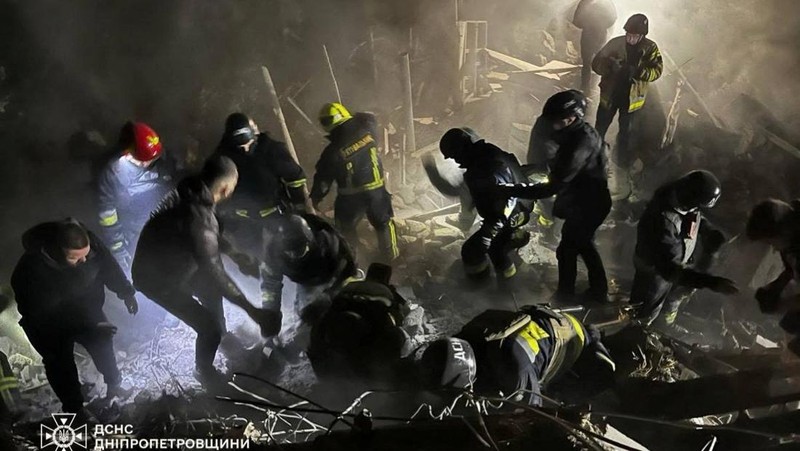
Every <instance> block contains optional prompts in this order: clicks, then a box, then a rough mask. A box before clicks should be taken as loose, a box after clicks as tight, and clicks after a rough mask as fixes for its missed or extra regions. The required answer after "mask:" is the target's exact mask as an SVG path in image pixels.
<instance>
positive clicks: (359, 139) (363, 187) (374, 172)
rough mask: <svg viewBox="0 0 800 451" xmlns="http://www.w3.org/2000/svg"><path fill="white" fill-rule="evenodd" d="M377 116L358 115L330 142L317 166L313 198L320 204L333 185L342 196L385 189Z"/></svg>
mask: <svg viewBox="0 0 800 451" xmlns="http://www.w3.org/2000/svg"><path fill="white" fill-rule="evenodd" d="M375 128H376V120H375V116H373V115H372V114H369V113H356V114H355V115H354V116H353V118H352V119H350V120H348V121H346V122H345V123H343V124H341V125H339V126H338V127H336V128H335V129H333V131H331V133H330V135H328V139H329V140H330V144H328V146H327V147H325V150H323V151H322V155H321V156H320V158H319V161H318V162H317V166H316V171H317V172H316V174H315V175H314V186H313V187H312V188H311V199H312V200H313V201H314V202H317V203H318V202H319V201H321V200H322V199H323V198H324V197H325V196H326V195H327V194H328V192H330V190H331V187H332V186H333V182H336V184H337V192H338V194H340V195H348V194H357V193H361V192H365V191H372V190H375V189H380V188H383V186H384V174H383V163H381V158H380V155H379V153H378V147H379V144H378V137H377V133H376V131H375Z"/></svg>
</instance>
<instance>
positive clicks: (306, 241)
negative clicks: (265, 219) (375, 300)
mask: <svg viewBox="0 0 800 451" xmlns="http://www.w3.org/2000/svg"><path fill="white" fill-rule="evenodd" d="M265 241H266V244H265V247H266V256H265V258H264V261H265V262H266V270H265V272H264V273H263V276H264V282H263V283H264V286H265V287H266V289H267V292H268V293H269V295H270V298H271V299H273V300H274V302H275V305H276V306H277V307H278V308H280V305H281V292H282V290H283V278H284V276H285V277H288V278H289V279H290V280H291V281H292V282H295V283H296V284H297V288H298V292H297V294H296V298H295V303H294V310H295V313H296V314H297V316H298V317H299V318H300V320H301V321H302V325H301V326H300V327H299V329H298V330H297V334H298V336H297V337H295V338H294V340H293V345H294V346H292V348H298V347H301V348H303V349H304V348H305V347H306V345H307V344H306V343H305V342H306V341H307V337H306V335H307V326H309V325H312V324H314V323H315V322H316V321H317V320H319V317H320V316H321V315H322V314H324V313H325V310H327V308H328V307H329V306H330V302H331V297H332V296H333V295H334V294H335V293H336V292H338V291H339V290H340V289H341V288H342V286H343V285H344V284H345V282H346V281H347V280H348V279H349V278H351V277H354V276H355V275H356V263H355V259H354V257H353V252H352V250H351V249H350V246H349V245H348V244H347V242H346V241H345V239H344V237H343V236H342V235H341V234H340V233H339V232H338V231H337V230H336V229H334V228H333V227H332V226H331V225H330V224H328V223H327V222H325V220H324V219H322V218H320V217H319V216H315V215H310V214H305V215H298V214H286V215H281V216H279V217H278V218H277V219H276V224H275V227H274V228H273V229H272V233H269V234H267V236H266V239H265ZM298 351H299V349H298ZM290 352H291V351H290Z"/></svg>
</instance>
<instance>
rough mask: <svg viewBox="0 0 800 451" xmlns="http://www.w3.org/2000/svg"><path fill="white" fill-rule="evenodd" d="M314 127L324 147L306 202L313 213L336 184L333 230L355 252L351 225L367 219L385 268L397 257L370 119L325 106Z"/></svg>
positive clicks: (389, 203) (391, 213) (389, 205)
mask: <svg viewBox="0 0 800 451" xmlns="http://www.w3.org/2000/svg"><path fill="white" fill-rule="evenodd" d="M319 121H320V124H322V127H323V128H324V129H325V131H326V132H328V140H329V141H330V144H328V146H327V147H326V148H325V150H323V151H322V155H321V156H320V159H319V161H318V162H317V166H316V174H315V175H314V186H313V187H312V188H311V201H312V202H313V203H314V206H315V207H316V206H317V205H318V204H319V203H320V201H322V199H323V198H324V197H325V196H326V195H327V194H328V192H329V191H330V190H331V187H332V186H333V183H334V182H336V185H337V192H338V197H337V198H336V203H335V206H334V210H335V217H336V226H337V227H338V228H339V230H340V231H341V232H342V234H343V235H344V236H345V238H347V240H348V241H349V242H350V243H351V244H352V245H353V247H354V248H355V247H356V245H357V243H358V237H357V235H356V225H357V224H358V221H359V220H360V219H361V218H362V217H363V216H364V214H366V215H367V219H368V220H369V222H370V224H372V227H374V228H375V231H376V232H377V234H378V246H379V247H380V251H381V253H382V254H383V258H384V259H385V260H386V261H387V262H388V261H391V260H393V259H395V258H396V257H397V256H398V255H399V252H398V249H397V234H396V232H395V226H394V220H393V217H394V211H393V209H392V199H391V196H390V195H389V192H388V191H386V186H385V179H384V172H383V164H382V163H381V158H380V155H379V153H378V146H379V144H378V139H377V138H376V136H377V133H376V131H375V127H376V120H375V116H373V115H372V114H369V113H356V114H355V115H352V114H350V112H349V111H347V109H346V108H345V107H344V105H342V104H341V103H327V104H325V105H324V106H323V107H322V109H321V110H320V114H319Z"/></svg>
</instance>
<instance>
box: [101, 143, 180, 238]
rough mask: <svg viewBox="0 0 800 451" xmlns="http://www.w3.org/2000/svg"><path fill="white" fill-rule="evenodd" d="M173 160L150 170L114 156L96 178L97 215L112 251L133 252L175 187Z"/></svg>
mask: <svg viewBox="0 0 800 451" xmlns="http://www.w3.org/2000/svg"><path fill="white" fill-rule="evenodd" d="M175 176H176V170H175V166H174V164H172V162H171V160H168V159H166V158H163V157H162V158H160V159H159V160H157V161H155V162H154V163H153V164H151V165H150V166H148V167H147V168H143V167H140V166H137V165H135V164H133V163H132V162H131V161H130V160H128V159H127V158H125V157H124V156H122V157H120V156H114V157H113V158H112V159H111V160H109V161H108V163H107V164H106V165H105V167H104V168H103V169H102V170H101V172H100V174H99V176H98V179H97V206H98V208H97V214H98V222H99V224H100V227H101V228H102V231H103V238H104V240H105V243H106V245H107V246H108V247H109V249H110V250H111V251H112V252H121V251H123V250H124V251H128V252H132V251H133V248H134V246H133V245H134V244H135V243H136V239H137V238H138V236H139V232H141V230H142V227H144V224H145V223H146V222H147V219H148V218H149V217H150V213H151V212H152V211H153V210H154V209H155V208H156V207H157V206H158V204H159V203H160V202H161V199H162V198H163V197H164V196H165V195H166V194H167V193H169V192H170V191H171V190H172V189H173V188H174V187H175V182H176V180H175V178H174V177H175Z"/></svg>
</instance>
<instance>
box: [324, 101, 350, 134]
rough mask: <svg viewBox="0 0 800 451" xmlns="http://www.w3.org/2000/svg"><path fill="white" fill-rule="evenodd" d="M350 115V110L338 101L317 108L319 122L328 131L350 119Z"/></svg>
mask: <svg viewBox="0 0 800 451" xmlns="http://www.w3.org/2000/svg"><path fill="white" fill-rule="evenodd" d="M352 117H353V116H352V115H351V114H350V112H349V111H347V108H345V107H344V105H342V104H341V103H338V102H333V103H326V104H325V105H323V106H322V109H321V110H319V123H320V124H322V128H324V129H325V131H326V132H328V133H330V132H331V130H333V129H334V128H336V127H338V126H339V125H341V124H343V123H345V122H347V121H348V120H350V119H352Z"/></svg>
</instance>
